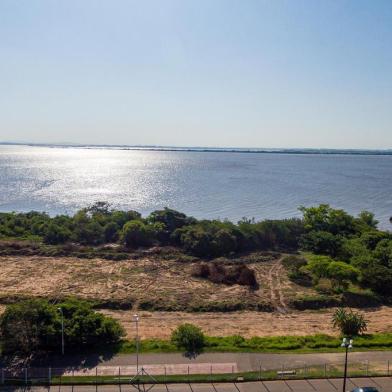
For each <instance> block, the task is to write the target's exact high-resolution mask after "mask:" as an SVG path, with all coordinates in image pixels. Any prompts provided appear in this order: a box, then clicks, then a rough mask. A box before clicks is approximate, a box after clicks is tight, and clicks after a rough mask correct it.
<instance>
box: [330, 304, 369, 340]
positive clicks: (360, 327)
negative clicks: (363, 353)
mask: <svg viewBox="0 0 392 392" xmlns="http://www.w3.org/2000/svg"><path fill="white" fill-rule="evenodd" d="M332 323H333V326H334V327H335V328H339V330H340V333H341V334H342V335H343V336H345V337H353V336H357V335H359V334H361V333H363V332H365V331H366V330H367V321H366V320H365V317H363V315H362V314H361V313H358V312H354V311H352V310H351V309H350V310H346V309H344V308H339V309H336V311H335V313H334V315H333V317H332Z"/></svg>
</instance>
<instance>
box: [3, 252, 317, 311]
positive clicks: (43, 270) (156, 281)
mask: <svg viewBox="0 0 392 392" xmlns="http://www.w3.org/2000/svg"><path fill="white" fill-rule="evenodd" d="M249 267H250V268H252V269H254V270H255V272H256V276H257V280H258V282H259V284H260V288H259V289H258V290H252V289H250V288H248V287H245V286H239V285H234V286H227V285H224V284H214V283H211V282H209V281H207V280H205V279H198V278H193V277H192V276H191V270H192V268H193V264H192V263H184V262H180V261H176V260H156V259H153V260H152V259H149V258H148V257H146V258H143V259H137V260H122V261H110V260H102V259H93V260H87V259H78V258H69V257H62V258H51V257H38V256H31V257H21V256H18V257H12V256H9V257H0V297H3V298H4V297H11V296H18V295H27V296H44V297H50V298H52V299H56V298H61V297H64V296H71V295H75V296H78V297H82V298H86V299H94V300H99V301H101V302H105V301H112V302H126V303H131V304H133V307H134V308H135V309H137V308H138V307H139V305H140V304H142V303H143V302H149V303H150V304H151V303H153V304H158V305H159V304H161V305H165V306H166V307H165V308H162V307H160V309H168V308H167V305H173V306H171V307H170V309H173V310H182V309H186V308H187V306H188V305H193V304H197V305H205V304H209V303H213V302H214V303H216V302H229V303H249V304H271V305H272V306H273V307H274V308H275V309H277V310H280V311H281V312H284V311H285V309H286V308H287V299H288V298H292V297H293V296H295V295H297V294H299V293H304V292H309V290H310V289H306V288H303V287H301V286H298V285H295V284H293V283H292V282H290V281H289V280H288V278H287V275H286V272H285V270H284V268H283V267H282V265H281V263H280V262H279V260H271V261H260V262H255V263H252V264H249ZM177 305H179V306H180V307H177V308H175V306H177ZM156 308H157V307H156Z"/></svg>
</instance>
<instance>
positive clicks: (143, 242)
mask: <svg viewBox="0 0 392 392" xmlns="http://www.w3.org/2000/svg"><path fill="white" fill-rule="evenodd" d="M154 238H155V231H154V227H152V226H150V225H147V224H145V223H143V222H142V221H139V220H131V221H129V222H127V223H126V224H125V225H124V227H123V228H122V230H121V240H122V241H123V242H124V243H125V245H126V246H127V247H129V248H137V247H139V246H147V245H151V244H152V242H153V241H154Z"/></svg>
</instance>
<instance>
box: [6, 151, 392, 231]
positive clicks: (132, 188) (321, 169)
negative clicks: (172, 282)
mask: <svg viewBox="0 0 392 392" xmlns="http://www.w3.org/2000/svg"><path fill="white" fill-rule="evenodd" d="M391 177H392V156H391V155H389V156H383V155H379V156H377V155H320V154H315V155H312V154H273V153H268V154H251V153H233V152H185V151H146V150H142V151H135V150H119V149H81V148H50V147H28V146H0V210H1V211H29V210H39V211H47V212H48V213H50V214H52V215H53V214H58V213H69V214H71V213H73V212H74V211H75V210H77V209H79V208H81V207H84V206H87V205H89V204H91V203H93V202H95V201H101V200H102V201H108V202H110V203H111V204H112V205H113V207H116V208H121V209H134V210H138V211H140V212H142V213H144V214H146V213H148V212H150V211H152V210H154V209H158V208H162V207H165V206H168V207H171V208H175V209H177V210H180V211H183V212H185V213H187V214H190V215H193V216H195V217H197V218H221V219H223V218H229V219H230V220H233V221H236V220H238V219H240V218H242V217H244V216H246V217H255V218H256V219H264V218H287V217H292V216H299V215H300V214H299V212H298V207H299V206H300V205H305V206H310V205H315V204H319V203H328V204H331V205H332V206H333V207H339V208H343V209H345V210H347V211H348V212H350V213H353V214H357V213H359V212H360V211H361V210H365V209H366V210H369V211H372V212H374V213H375V214H376V217H377V219H378V220H379V221H380V225H379V226H380V227H381V228H384V229H392V225H391V224H390V223H389V218H390V216H391V215H392V178H391Z"/></svg>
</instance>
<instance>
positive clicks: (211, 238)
mask: <svg viewBox="0 0 392 392" xmlns="http://www.w3.org/2000/svg"><path fill="white" fill-rule="evenodd" d="M300 210H301V211H302V213H303V218H302V219H297V218H293V219H286V220H264V221H259V222H256V221H255V220H253V219H245V218H243V219H242V220H241V221H239V222H238V223H237V224H234V223H232V222H229V221H226V220H224V221H221V220H197V219H195V218H193V217H188V216H186V215H185V214H183V213H181V212H178V211H175V210H171V209H169V208H165V209H163V210H158V211H154V212H152V213H151V214H150V215H148V216H147V217H142V216H141V215H140V214H139V213H138V212H136V211H118V210H113V209H111V208H110V206H109V205H108V204H107V203H104V202H99V203H96V204H94V205H92V206H91V207H88V208H84V209H82V210H80V211H78V212H77V213H76V214H75V215H73V216H65V215H60V216H55V217H50V216H48V215H47V214H45V213H39V212H29V213H1V214H0V238H2V239H4V240H6V239H10V240H12V239H21V240H22V239H24V240H30V241H29V242H28V244H27V245H21V244H20V241H19V243H16V244H12V245H10V243H6V242H3V243H2V244H1V246H0V254H15V253H17V252H19V253H22V254H23V252H27V254H30V253H34V252H35V254H42V255H53V256H56V255H60V256H61V255H76V256H80V257H96V256H101V257H107V258H113V259H121V258H125V257H127V254H129V252H134V251H135V250H136V249H138V248H140V247H150V248H151V247H153V246H160V247H165V246H172V247H175V248H177V249H179V250H181V251H182V252H184V253H185V254H188V255H189V256H191V257H204V258H215V257H220V256H231V255H234V254H238V253H244V252H250V251H255V250H262V251H264V250H278V251H286V252H291V253H295V252H302V255H301V256H290V257H288V258H286V259H285V260H283V262H284V264H285V265H286V267H287V269H288V271H289V277H290V278H291V279H292V280H293V281H295V282H296V283H298V284H302V285H313V286H314V287H316V289H317V290H319V292H320V296H319V298H317V299H315V298H313V299H312V298H303V299H299V298H297V299H295V301H297V305H298V306H297V307H298V308H301V307H306V304H308V305H310V304H311V303H312V301H313V303H314V304H318V303H321V302H323V303H325V304H327V306H329V305H336V304H339V301H335V299H336V298H337V297H336V295H340V296H341V295H342V294H344V293H351V294H352V295H351V298H354V297H356V298H357V299H358V298H359V297H360V295H359V294H358V293H359V292H360V291H361V290H362V294H363V295H362V294H361V295H362V297H363V298H364V299H365V300H366V298H367V297H368V299H369V300H372V301H373V302H377V301H379V300H380V298H384V299H385V298H388V297H390V296H392V233H391V232H387V231H381V230H378V229H377V221H376V220H375V219H374V216H373V214H371V213H370V212H366V211H364V212H362V213H360V214H359V215H358V216H357V217H353V216H351V215H349V214H348V213H346V212H345V211H343V210H339V209H333V208H331V207H330V206H328V205H324V204H322V205H319V206H316V207H310V208H305V207H301V208H300ZM25 242H26V241H25ZM113 244H115V245H113ZM23 246H25V248H23ZM18 247H19V248H23V249H22V250H20V249H19V250H18V249H16V248H18ZM29 252H30V253H29ZM182 257H188V256H182ZM199 272H200V274H203V273H204V274H207V275H208V276H206V277H207V278H208V277H209V276H212V277H214V276H215V275H216V276H218V274H217V273H215V272H219V271H212V273H211V271H210V270H209V272H208V271H207V269H206V268H205V267H204V270H203V271H199ZM207 272H208V273H207ZM220 275H222V276H223V275H225V276H226V275H227V274H222V273H220ZM249 277H250V276H249ZM249 277H248V278H249ZM240 280H241V279H240ZM363 290H368V291H366V292H365V291H363ZM369 290H370V291H369ZM355 291H356V292H355ZM354 292H355V293H354ZM315 307H318V306H315Z"/></svg>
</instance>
